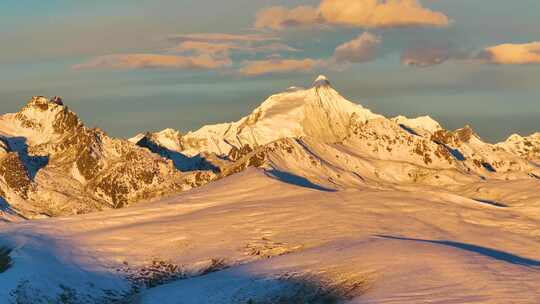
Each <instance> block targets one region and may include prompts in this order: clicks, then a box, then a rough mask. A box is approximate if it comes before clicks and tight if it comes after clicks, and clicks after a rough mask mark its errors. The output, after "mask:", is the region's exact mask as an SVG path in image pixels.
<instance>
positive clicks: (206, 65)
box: [73, 33, 299, 70]
mask: <svg viewBox="0 0 540 304" xmlns="http://www.w3.org/2000/svg"><path fill="white" fill-rule="evenodd" d="M165 40H166V41H168V42H169V43H171V44H174V45H173V46H171V47H169V48H167V49H163V50H159V51H157V52H152V53H149V54H141V53H134V54H133V53H128V54H114V55H104V56H98V57H96V58H94V59H92V60H90V61H89V62H86V63H83V64H78V65H75V66H74V67H73V68H75V69H99V68H100V69H178V70H182V69H185V70H211V69H221V68H224V67H229V66H231V65H232V64H233V60H232V59H231V56H232V54H233V53H250V54H252V55H255V54H258V53H265V54H267V53H273V54H279V53H282V52H297V51H299V50H297V49H295V48H293V47H290V46H288V45H286V44H284V43H281V42H280V39H279V38H278V37H276V36H273V35H267V34H247V35H235V34H220V33H195V34H185V35H174V36H167V37H166V38H165Z"/></svg>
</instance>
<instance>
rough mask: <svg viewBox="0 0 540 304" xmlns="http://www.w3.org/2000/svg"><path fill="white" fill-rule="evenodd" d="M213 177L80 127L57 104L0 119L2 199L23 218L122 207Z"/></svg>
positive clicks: (37, 100) (36, 104) (31, 105)
mask: <svg viewBox="0 0 540 304" xmlns="http://www.w3.org/2000/svg"><path fill="white" fill-rule="evenodd" d="M211 178H212V174H211V173H208V172H207V173H189V174H181V173H180V172H178V171H177V170H176V169H175V167H174V166H173V164H172V163H171V162H170V161H168V160H166V159H163V158H161V157H159V156H158V155H156V154H153V153H151V152H149V151H148V150H146V149H143V148H140V147H137V146H136V145H134V144H132V143H130V142H128V141H125V140H120V139H114V138H111V137H109V136H107V135H106V134H105V133H104V132H103V131H101V130H99V129H90V128H87V127H85V126H84V125H83V123H82V122H81V121H80V120H79V118H78V117H77V115H76V114H75V113H73V112H72V111H70V110H69V109H68V108H67V107H66V106H65V105H64V104H63V102H62V101H61V99H60V98H54V99H51V100H49V99H47V98H44V97H34V98H32V100H30V101H29V102H28V104H27V105H26V106H25V107H24V108H23V109H22V110H21V111H20V112H18V113H14V114H5V115H3V116H1V117H0V194H1V196H2V197H3V199H4V201H6V202H7V203H9V205H10V206H11V208H14V209H16V210H18V212H19V213H21V214H24V215H25V216H28V217H36V216H56V215H65V214H77V213H87V212H90V211H96V210H101V209H104V208H119V207H123V206H125V205H129V204H130V203H133V202H136V201H139V200H142V199H144V200H149V199H152V198H155V197H158V196H162V195H164V194H167V193H173V192H177V191H181V190H185V189H189V188H191V187H193V186H195V185H198V184H201V183H204V182H206V181H209V180H210V179H211Z"/></svg>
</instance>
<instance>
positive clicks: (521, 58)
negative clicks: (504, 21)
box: [478, 42, 540, 65]
mask: <svg viewBox="0 0 540 304" xmlns="http://www.w3.org/2000/svg"><path fill="white" fill-rule="evenodd" d="M478 57H479V59H481V60H484V61H486V62H488V63H494V64H521V65H523V64H538V63H540V42H531V43H525V44H501V45H497V46H493V47H489V48H486V49H485V50H484V51H483V52H481V53H480V55H479V56H478Z"/></svg>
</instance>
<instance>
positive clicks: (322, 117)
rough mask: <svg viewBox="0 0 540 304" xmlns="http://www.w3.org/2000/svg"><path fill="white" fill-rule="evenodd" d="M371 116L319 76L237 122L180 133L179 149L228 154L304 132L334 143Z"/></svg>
mask: <svg viewBox="0 0 540 304" xmlns="http://www.w3.org/2000/svg"><path fill="white" fill-rule="evenodd" d="M376 117H380V116H379V115H376V114H373V113H372V112H371V111H370V110H368V109H365V108H363V107H361V106H360V105H357V104H355V103H352V102H350V101H348V100H346V99H345V98H344V97H342V96H341V95H340V94H339V93H338V92H337V91H336V90H334V89H333V88H332V86H331V84H330V82H329V81H328V80H327V79H326V77H324V76H319V78H317V80H316V81H315V82H314V83H313V86H312V87H311V88H309V89H301V88H295V89H290V90H287V91H285V92H283V93H280V94H276V95H273V96H271V97H270V98H268V99H267V100H266V101H265V102H263V103H262V104H261V105H260V106H259V107H257V108H256V109H255V110H254V111H253V112H252V113H251V114H250V115H248V116H246V117H244V118H242V119H240V120H239V121H237V122H233V123H223V124H217V125H209V126H204V127H202V128H201V129H199V130H197V131H194V132H189V133H187V134H185V135H183V136H182V137H181V144H180V145H179V147H181V150H180V151H182V152H183V153H184V154H186V155H190V156H193V155H197V154H199V153H200V152H201V151H204V152H208V153H215V154H218V155H228V154H229V153H230V152H231V150H233V149H241V148H242V147H244V146H246V145H247V146H250V147H257V146H262V145H265V144H268V143H271V142H273V141H275V140H278V139H282V138H289V137H290V138H299V137H304V136H309V137H312V138H315V139H317V140H319V141H321V142H335V141H339V140H340V139H342V138H344V137H345V136H346V135H347V132H348V130H349V128H350V125H351V123H352V122H353V121H367V120H369V119H372V118H376ZM163 135H164V134H163V132H161V133H158V135H157V136H156V138H157V139H162V140H163V142H162V143H161V144H162V145H163V146H166V145H167V143H168V142H169V139H168V137H167V136H163ZM136 138H140V135H139V136H137V137H136Z"/></svg>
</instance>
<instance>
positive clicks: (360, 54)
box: [333, 32, 382, 63]
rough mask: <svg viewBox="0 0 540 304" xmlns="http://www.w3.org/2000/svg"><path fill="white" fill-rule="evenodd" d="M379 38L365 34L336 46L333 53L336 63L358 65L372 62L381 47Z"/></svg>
mask: <svg viewBox="0 0 540 304" xmlns="http://www.w3.org/2000/svg"><path fill="white" fill-rule="evenodd" d="M381 43H382V40H381V38H380V37H378V36H375V35H373V34H371V33H368V32H365V33H363V34H361V35H359V36H358V37H356V38H355V39H353V40H351V41H349V42H346V43H344V44H342V45H340V46H338V47H337V48H336V50H335V52H334V57H333V59H334V61H335V62H336V63H346V62H353V63H360V62H367V61H371V60H374V59H375V58H376V57H377V51H378V50H379V46H380V45H381Z"/></svg>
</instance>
